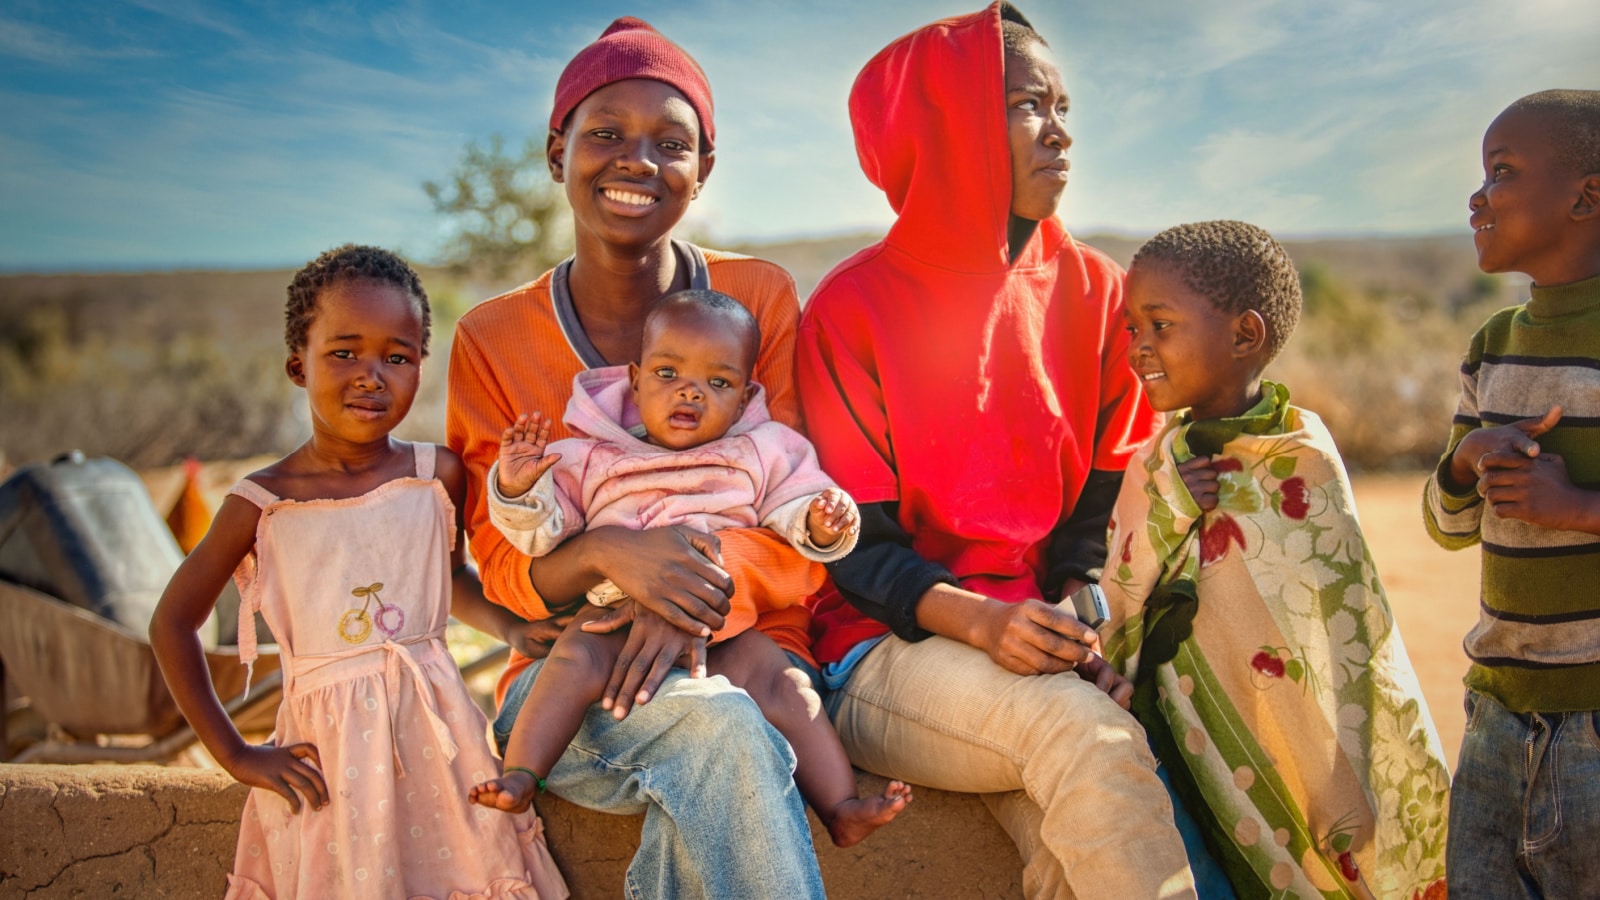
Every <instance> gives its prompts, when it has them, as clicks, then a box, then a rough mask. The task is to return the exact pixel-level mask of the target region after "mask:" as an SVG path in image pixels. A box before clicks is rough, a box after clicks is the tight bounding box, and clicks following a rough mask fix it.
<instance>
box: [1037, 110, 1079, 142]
mask: <svg viewBox="0 0 1600 900" xmlns="http://www.w3.org/2000/svg"><path fill="white" fill-rule="evenodd" d="M1040 137H1041V138H1043V140H1044V143H1045V146H1047V147H1054V148H1056V149H1058V150H1066V149H1068V148H1069V147H1071V146H1072V135H1070V134H1068V133H1067V115H1066V113H1060V112H1051V113H1048V114H1047V115H1046V116H1045V122H1044V130H1043V133H1042V134H1041V135H1040Z"/></svg>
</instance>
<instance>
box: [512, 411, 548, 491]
mask: <svg viewBox="0 0 1600 900" xmlns="http://www.w3.org/2000/svg"><path fill="white" fill-rule="evenodd" d="M549 443H550V420H549V419H546V418H545V417H544V416H543V415H542V414H541V413H537V412H536V413H534V414H533V415H532V416H529V415H528V414H526V413H524V414H522V415H520V416H517V421H515V422H513V423H511V427H510V428H507V429H506V430H505V431H503V432H501V434H500V469H499V475H498V477H497V479H496V487H497V488H498V489H499V490H500V494H501V496H504V497H520V496H522V495H523V494H526V493H527V492H528V489H529V488H531V487H533V483H534V482H535V481H538V480H539V476H540V475H543V474H544V473H545V472H547V471H549V469H550V467H551V466H553V465H555V464H556V461H557V460H559V459H561V454H559V453H554V454H551V455H549V456H546V455H545V453H544V448H545V445H547V444H549Z"/></svg>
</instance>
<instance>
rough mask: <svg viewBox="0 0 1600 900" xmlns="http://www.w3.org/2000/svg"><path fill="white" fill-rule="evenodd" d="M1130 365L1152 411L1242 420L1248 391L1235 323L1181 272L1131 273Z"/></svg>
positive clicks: (1139, 269) (1154, 269) (1157, 269)
mask: <svg viewBox="0 0 1600 900" xmlns="http://www.w3.org/2000/svg"><path fill="white" fill-rule="evenodd" d="M1124 315H1125V317H1126V319H1127V324H1128V334H1129V336H1130V338H1131V340H1130V342H1129V344H1128V365H1130V366H1132V367H1133V371H1134V374H1136V375H1138V376H1139V381H1140V383H1141V384H1142V385H1143V386H1144V392H1145V395H1146V396H1147V397H1149V398H1150V405H1151V406H1153V407H1155V408H1156V409H1157V410H1160V411H1162V412H1172V411H1175V410H1180V409H1190V410H1192V411H1193V413H1192V414H1193V417H1194V418H1195V419H1216V418H1227V417H1230V416H1235V415H1238V414H1239V413H1241V412H1243V411H1244V409H1241V408H1239V407H1240V403H1241V400H1243V401H1245V408H1248V399H1249V398H1248V391H1246V390H1245V385H1244V382H1245V381H1247V380H1248V379H1241V378H1240V375H1239V361H1238V359H1236V358H1235V356H1234V353H1233V344H1234V319H1233V317H1232V316H1229V315H1228V314H1227V313H1224V312H1222V311H1220V310H1218V309H1216V308H1215V307H1213V306H1212V305H1211V301H1209V300H1207V299H1206V298H1204V297H1202V296H1200V295H1199V294H1197V293H1195V292H1194V291H1193V290H1192V289H1191V288H1190V287H1189V286H1188V285H1187V284H1185V283H1184V281H1183V278H1182V277H1181V276H1179V275H1178V274H1177V273H1175V272H1171V271H1168V270H1167V269H1165V268H1163V267H1161V266H1159V265H1155V266H1136V267H1135V268H1134V270H1133V271H1131V272H1129V273H1128V288H1127V305H1126V308H1125V309H1124Z"/></svg>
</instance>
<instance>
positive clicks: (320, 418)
mask: <svg viewBox="0 0 1600 900" xmlns="http://www.w3.org/2000/svg"><path fill="white" fill-rule="evenodd" d="M287 320H288V327H287V334H286V338H287V342H288V345H289V359H288V363H287V366H286V368H287V371H288V373H289V378H290V379H291V380H292V381H294V383H295V384H297V385H299V386H301V387H303V388H305V390H306V395H307V398H308V400H309V401H310V411H311V424H312V433H311V439H310V440H308V441H307V442H306V443H305V444H303V445H302V446H301V447H300V448H299V449H297V450H295V451H294V452H293V453H290V454H289V455H288V456H286V457H284V458H283V459H281V460H279V461H277V462H275V463H273V464H272V465H270V466H267V467H266V468H264V469H262V470H260V471H258V472H256V473H254V474H252V475H251V476H249V477H248V478H246V479H245V480H244V481H241V482H240V483H239V484H238V485H236V486H235V487H234V488H233V490H232V491H231V492H230V494H229V496H228V498H227V499H226V500H225V501H224V502H223V504H222V507H221V509H220V510H218V512H217V517H216V520H215V521H214V522H213V523H212V525H211V529H210V531H209V532H207V534H206V537H205V539H204V540H203V541H201V543H200V545H199V546H198V547H196V548H195V550H194V552H193V553H192V554H191V555H190V556H189V557H188V558H187V559H186V560H185V561H184V563H183V565H181V566H180V567H179V568H178V571H177V573H176V574H175V575H174V576H173V578H172V583H171V584H170V585H168V587H167V590H166V593H165V594H163V595H162V598H161V603H160V605H159V607H158V608H157V610H156V613H155V616H154V618H153V620H152V622H151V625H150V642H151V644H152V646H153V647H154V648H155V652H156V657H157V659H158V660H159V662H160V664H161V671H162V674H163V675H164V676H165V677H166V680H167V684H168V685H169V686H170V687H171V689H172V693H173V696H174V697H175V698H176V699H177V702H178V706H179V707H180V708H181V709H182V710H183V713H184V715H185V716H187V717H188V719H189V721H190V723H192V724H193V726H194V729H195V733H196V734H197V735H198V736H199V737H200V739H201V741H203V742H204V743H205V745H206V749H208V750H209V751H210V752H211V754H212V756H214V757H215V758H216V759H217V761H218V762H219V763H221V764H222V766H223V768H225V769H227V770H228V772H229V773H230V774H231V775H233V776H234V777H235V778H237V779H238V780H239V781H241V782H243V783H245V784H248V785H250V786H252V787H254V788H257V789H258V790H254V791H252V792H251V793H250V797H249V799H248V800H247V801H246V803H245V808H244V822H243V825H242V826H241V828H240V830H239V847H238V853H237V856H236V859H235V862H234V872H233V874H232V875H230V876H229V878H228V894H227V896H228V897H229V898H250V900H255V898H287V897H402V898H416V897H427V898H438V900H444V898H469V897H489V898H513V897H515V898H530V900H531V898H544V900H550V898H561V897H565V896H567V890H566V885H565V884H564V883H563V881H562V879H561V876H560V874H559V873H558V872H557V871H556V867H555V863H554V862H553V861H552V860H551V858H550V855H549V851H548V850H547V849H546V847H545V843H544V837H543V833H542V830H541V826H540V822H539V820H538V818H537V817H536V816H535V815H534V814H533V813H532V812H531V811H530V812H529V813H527V814H525V815H520V816H507V815H505V814H503V813H500V812H493V811H490V810H487V809H483V808H482V807H474V806H471V805H469V804H467V803H466V802H465V800H464V799H463V798H464V797H465V796H466V793H467V790H468V789H469V788H470V787H471V786H472V785H474V784H476V783H478V782H480V781H483V780H484V779H485V778H492V777H494V776H496V775H498V774H499V772H500V763H499V761H498V760H496V759H495V758H494V756H493V755H492V754H491V752H490V750H489V744H488V740H487V737H486V722H485V720H484V717H483V714H482V713H481V712H479V710H478V707H477V706H476V705H475V704H474V703H473V701H472V698H471V696H470V695H469V694H468V692H467V688H466V685H465V683H463V681H462V680H461V674H460V672H459V670H458V669H457V668H456V665H455V663H454V662H453V661H452V660H451V658H450V654H449V652H448V651H447V650H446V648H445V643H444V626H445V622H446V619H447V618H448V616H449V615H450V613H451V612H454V613H455V614H456V615H457V616H458V617H460V618H462V619H463V620H464V621H467V622H468V623H469V624H472V625H474V626H477V627H479V628H482V629H483V630H485V631H488V632H490V633H491V634H496V635H504V634H506V633H507V630H508V629H509V628H511V627H512V626H513V625H514V620H512V619H510V618H509V614H508V613H506V612H505V611H504V610H501V609H500V608H498V607H496V606H494V605H492V604H490V603H488V602H487V601H486V600H484V599H483V595H482V589H481V586H480V585H479V584H478V582H477V577H476V575H474V574H473V573H472V572H471V570H469V569H467V568H466V567H465V564H464V561H465V552H464V549H463V546H462V544H463V542H462V541H460V540H458V534H459V532H460V527H461V526H460V515H459V510H460V508H461V504H462V497H463V494H464V492H465V480H466V469H465V467H464V466H463V465H462V463H461V460H460V458H459V457H457V456H456V455H455V454H454V453H452V452H450V451H449V450H447V449H445V448H442V447H435V446H434V445H432V444H407V443H405V442H403V441H397V440H395V439H393V438H392V437H390V432H391V431H392V430H393V429H394V428H395V426H396V425H398V424H399V423H400V421H401V420H402V419H404V418H405V415H406V412H407V411H408V410H409V409H410V408H411V402H412V400H413V399H414V398H415V397H416V392H417V385H418V382H419V368H420V364H421V362H422V359H423V357H425V356H426V355H427V351H428V332H429V313H428V302H427V295H426V294H425V293H424V292H423V289H422V284H421V282H420V281H419V280H418V279H417V276H416V273H415V272H413V271H412V270H411V268H410V267H409V266H407V265H406V264H405V262H404V261H402V260H400V259H399V258H398V257H396V256H394V255H393V254H391V253H388V252H387V251H384V250H379V249H377V248H372V247H356V246H348V245H347V246H345V247H340V248H338V249H336V250H330V251H328V252H327V253H324V254H323V255H322V256H320V257H318V258H317V259H316V260H314V261H313V262H311V263H310V264H308V265H307V266H306V267H305V268H304V269H302V270H301V271H300V272H299V273H298V274H297V275H296V276H295V279H294V282H293V283H292V284H291V285H290V286H289V304H288V310H287ZM230 574H232V575H233V577H234V578H235V579H236V580H237V582H238V584H239V588H240V593H241V595H242V596H243V598H244V602H243V603H242V604H241V606H240V610H239V621H240V630H239V647H240V656H241V658H242V659H243V660H244V661H245V662H246V664H249V663H250V662H251V661H253V660H254V658H255V628H254V612H255V611H256V610H260V611H261V613H262V614H263V615H264V616H265V617H266V620H267V622H268V623H269V624H270V625H271V626H272V632H273V634H274V635H275V636H276V638H277V640H278V643H279V649H280V654H281V655H280V658H281V660H282V665H283V672H284V690H283V693H284V699H283V705H282V706H281V707H280V708H279V711H278V721H277V732H276V735H275V737H274V740H273V741H271V742H269V743H267V744H264V745H261V746H253V745H250V744H247V743H245V742H244V740H243V738H242V737H240V735H239V732H238V731H237V730H236V729H235V728H234V727H233V724H232V723H231V722H230V721H229V720H228V717H227V715H226V714H225V713H224V712H223V709H222V707H221V705H220V704H219V703H218V701H217V697H216V693H215V691H214V690H213V689H212V685H211V683H210V680H209V677H208V675H207V673H206V668H205V662H204V658H203V656H202V655H201V649H200V642H199V638H198V637H197V635H196V631H197V629H198V628H199V626H200V624H201V623H202V622H204V621H205V619H206V617H207V616H208V615H210V613H211V611H212V608H213V607H214V605H215V602H216V597H217V595H218V593H219V592H220V591H221V589H222V587H223V586H224V584H225V583H226V580H227V578H228V576H229V575H230Z"/></svg>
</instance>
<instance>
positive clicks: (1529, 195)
mask: <svg viewBox="0 0 1600 900" xmlns="http://www.w3.org/2000/svg"><path fill="white" fill-rule="evenodd" d="M1553 131H1554V129H1553V128H1552V127H1551V123H1550V122H1549V121H1547V119H1546V116H1545V115H1543V114H1541V113H1539V112H1536V111H1531V110H1522V109H1516V108H1512V109H1508V110H1506V111H1505V112H1503V113H1501V114H1500V117H1499V118H1497V119H1495V120H1494V122H1493V123H1491V124H1490V125H1489V130H1488V131H1487V132H1485V133H1484V135H1483V186H1482V187H1480V188H1478V189H1477V190H1476V191H1474V192H1473V193H1472V196H1471V197H1470V198H1468V200H1467V207H1468V208H1469V209H1470V210H1471V211H1472V216H1471V218H1470V220H1469V221H1470V222H1471V224H1472V229H1473V243H1474V244H1475V245H1476V246H1477V249H1478V267H1479V268H1480V269H1482V270H1483V271H1485V272H1522V273H1525V274H1527V275H1530V276H1532V278H1533V281H1534V283H1535V284H1565V283H1567V282H1570V281H1578V280H1581V279H1582V278H1586V277H1588V275H1589V274H1591V272H1590V269H1591V268H1592V266H1593V262H1592V261H1590V260H1588V259H1586V256H1587V254H1586V253H1585V251H1584V249H1583V248H1582V245H1581V241H1579V240H1578V237H1579V234H1578V229H1577V228H1574V227H1573V225H1574V222H1573V213H1574V210H1575V209H1576V208H1578V207H1580V206H1581V205H1582V204H1583V202H1584V198H1583V193H1584V180H1585V179H1584V177H1583V173H1581V172H1578V171H1575V170H1573V169H1572V167H1571V166H1570V165H1568V164H1564V163H1563V162H1562V160H1561V158H1560V154H1559V152H1558V150H1557V146H1556V144H1557V141H1556V139H1555V135H1554V134H1553ZM1575 263H1576V264H1578V265H1577V266H1576V267H1575V265H1574V264H1575ZM1584 263H1587V267H1586V266H1584V265H1583V264H1584Z"/></svg>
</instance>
